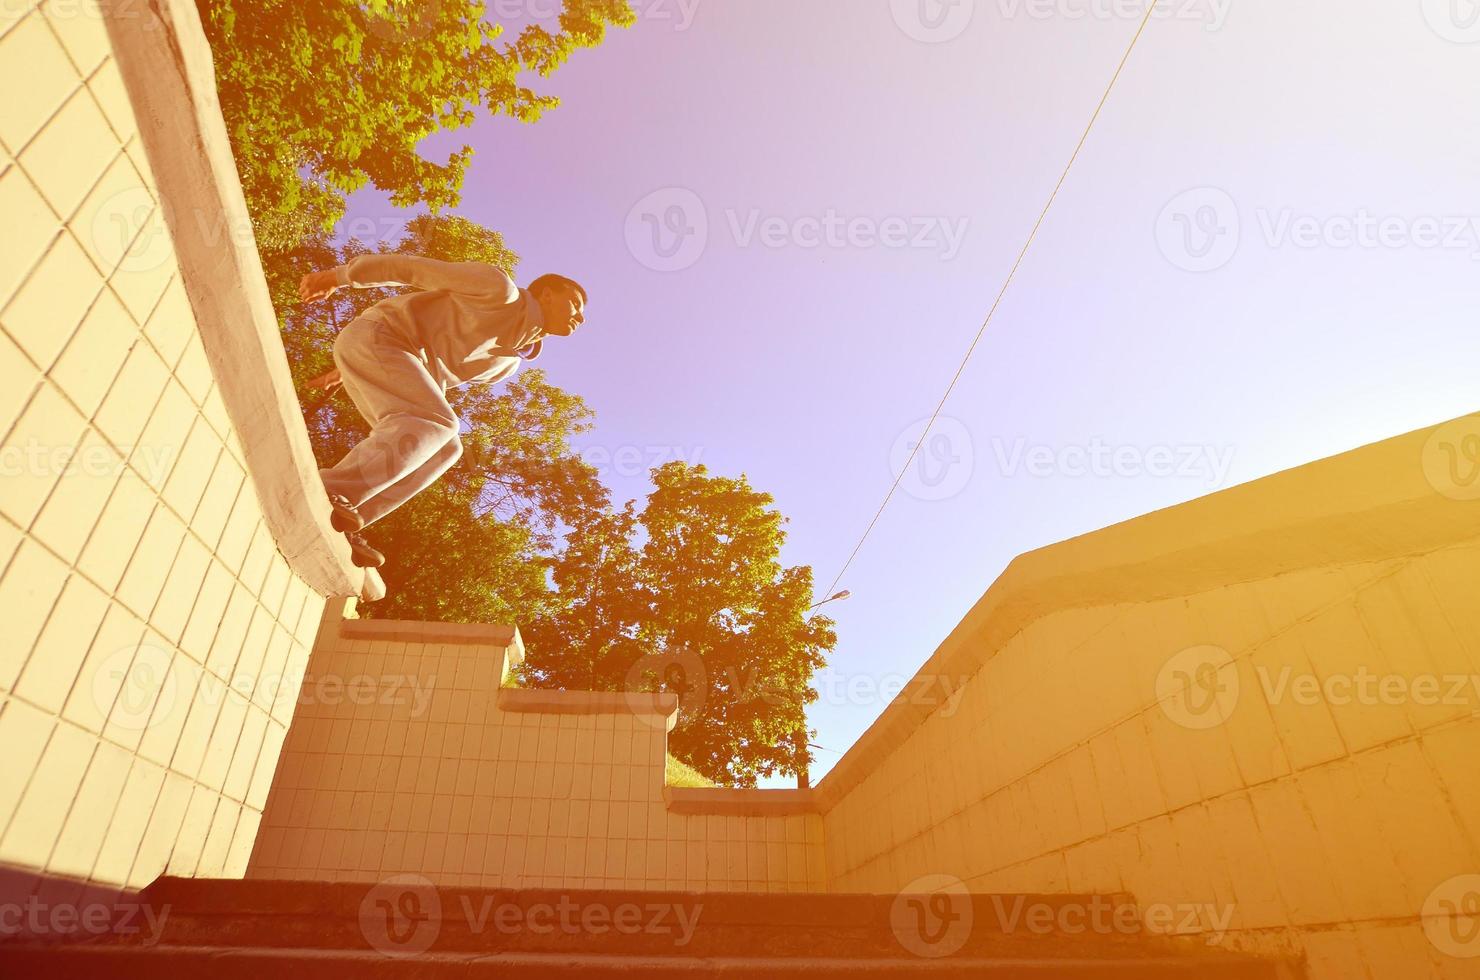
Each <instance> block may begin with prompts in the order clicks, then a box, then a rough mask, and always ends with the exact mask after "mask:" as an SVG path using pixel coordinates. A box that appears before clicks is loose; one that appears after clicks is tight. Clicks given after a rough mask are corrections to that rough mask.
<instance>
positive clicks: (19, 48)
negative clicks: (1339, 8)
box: [0, 0, 365, 885]
mask: <svg viewBox="0 0 1480 980" xmlns="http://www.w3.org/2000/svg"><path fill="white" fill-rule="evenodd" d="M111 6H112V5H107V6H105V8H104V9H103V10H100V9H99V8H98V7H96V6H94V5H91V4H75V3H55V4H51V3H47V4H43V5H41V6H39V7H38V6H36V5H35V4H30V3H26V2H24V0H21V2H10V3H6V4H5V5H4V7H3V10H0V90H3V91H4V92H5V98H4V99H3V100H0V213H3V214H4V216H5V233H4V235H3V236H0V433H3V445H0V613H3V616H4V621H5V624H6V632H5V642H4V643H3V644H0V747H3V750H4V757H5V758H4V765H3V766H0V865H7V866H10V867H13V868H20V869H27V870H29V871H33V872H43V873H46V874H50V875H53V876H62V877H67V878H74V879H83V880H91V881H95V882H99V883H104V884H109V885H119V884H124V885H143V884H146V883H147V882H149V881H151V880H152V879H154V878H155V877H156V876H158V875H160V874H161V873H164V872H166V871H168V873H170V874H176V875H240V874H241V873H242V872H243V871H244V869H245V867H246V862H247V858H248V855H249V854H250V851H251V847H252V843H253V840H254V839H255V835H256V830H257V825H258V821H259V820H260V817H261V810H262V807H263V804H264V803H265V801H266V796H267V791H268V788H269V786H270V783H271V778H272V773H273V768H274V765H275V763H276V760H277V754H278V750H279V747H280V745H281V744H282V741H283V739H284V737H285V734H286V731H287V725H288V722H289V720H290V719H291V717H292V711H293V707H294V694H295V693H296V691H297V689H298V680H299V678H301V676H302V671H303V668H304V665H305V664H306V662H307V659H308V652H309V647H310V645H311V643H312V639H313V635H314V630H315V628H316V627H317V624H318V620H319V617H320V612H321V609H322V607H323V604H324V599H323V595H324V594H332V593H335V592H336V591H337V592H338V594H346V593H347V592H349V591H360V587H363V585H364V582H365V580H364V578H363V576H361V577H360V579H359V583H360V587H357V586H356V585H355V584H354V581H355V580H354V576H355V572H354V570H353V569H352V568H350V566H349V564H348V562H347V561H341V560H340V558H342V557H343V556H333V555H331V551H330V549H331V547H332V544H333V542H332V538H331V535H330V534H329V532H328V529H327V526H326V525H324V526H319V525H317V524H315V525H306V524H300V526H299V527H297V528H296V529H290V528H289V527H288V522H286V521H284V520H283V519H282V511H283V505H282V503H281V500H282V499H285V498H292V499H294V500H297V501H300V502H301V504H300V506H302V507H307V506H308V502H309V501H312V502H313V503H314V504H317V505H319V506H320V507H321V508H322V506H323V505H322V499H321V498H322V495H321V493H319V494H310V493H309V492H308V484H307V483H305V482H303V480H302V479H301V473H302V470H301V468H299V467H295V466H294V465H290V463H289V462H288V458H287V456H286V455H285V454H281V453H279V454H278V455H277V456H275V455H274V447H271V446H264V445H263V444H262V440H261V438H260V436H259V434H258V432H257V431H256V430H255V429H254V430H253V431H251V432H250V433H249V437H248V438H245V439H244V438H243V437H242V434H243V431H245V430H243V429H242V428H240V427H239V426H238V425H237V424H236V421H235V420H237V419H242V418H247V417H251V418H253V419H254V424H255V421H256V420H257V419H260V418H261V414H262V413H260V412H257V414H256V415H252V414H251V413H252V412H253V411H255V409H253V408H252V405H251V402H252V400H253V399H254V398H255V399H256V400H257V401H258V402H260V401H262V400H264V399H270V400H272V401H273V402H274V403H275V404H279V406H280V407H281V409H282V410H283V411H284V412H288V411H296V409H294V407H293V403H292V401H291V390H290V389H289V390H288V391H287V394H286V395H284V394H283V389H284V387H285V386H286V377H287V370H286V364H285V363H283V358H282V348H281V344H280V343H279V344H278V346H277V349H276V357H277V360H276V362H272V361H268V360H260V359H259V360H253V359H251V358H249V357H240V358H236V359H235V360H233V359H232V357H231V356H230V354H229V351H230V347H231V344H233V343H237V341H232V340H229V339H226V335H231V334H239V333H244V332H247V331H245V330H244V329H243V325H242V322H241V319H240V317H237V318H234V319H233V318H221V317H216V316H206V315H202V312H201V310H202V307H201V297H202V296H205V295H209V294H212V293H219V292H229V290H230V289H231V288H237V287H235V286H232V285H231V283H228V282H224V281H223V279H222V277H221V276H219V275H218V274H217V273H215V272H213V271H212V268H213V265H215V264H219V263H220V262H221V261H222V257H223V255H227V254H235V253H237V252H238V251H239V250H241V249H248V250H250V249H251V240H250V236H248V237H247V238H246V240H245V242H244V243H242V242H234V241H232V240H230V239H227V240H225V241H224V242H223V241H222V240H219V239H218V241H217V242H216V244H215V246H214V247H213V248H211V247H205V246H202V245H200V244H198V243H192V244H190V245H189V247H188V248H186V247H183V246H182V242H183V240H184V239H183V237H182V236H184V235H187V234H193V233H189V232H182V231H181V229H182V228H185V229H188V227H189V225H191V224H196V225H200V224H205V225H207V226H211V225H214V226H215V227H217V228H218V229H219V228H222V227H228V226H231V225H233V224H240V222H241V221H243V220H244V213H234V214H228V213H226V212H223V211H222V210H221V209H220V207H219V206H216V207H214V208H213V207H212V206H211V205H210V202H209V199H208V197H207V196H206V195H205V193H204V192H207V191H210V190H211V189H212V188H213V187H215V186H216V184H215V182H214V180H210V179H204V178H199V177H197V178H195V179H192V180H190V181H186V180H184V179H183V177H182V174H183V172H184V171H185V170H187V169H189V168H190V167H192V166H194V167H201V166H203V165H204V163H203V161H204V160H205V158H204V156H203V153H202V149H201V147H202V146H203V145H204V146H209V147H213V148H214V149H213V150H212V151H211V152H212V153H213V154H214V156H213V157H211V159H210V161H209V162H210V163H211V165H212V166H214V167H216V168H217V169H219V168H220V167H221V166H222V163H221V160H220V148H221V146H222V145H223V144H224V131H222V130H221V121H220V117H219V112H218V113H217V114H216V115H214V116H212V115H211V114H210V112H209V111H208V110H209V104H207V106H206V110H201V109H199V107H198V106H197V105H196V103H195V101H194V99H197V98H199V99H206V100H207V102H208V103H209V100H213V99H214V94H213V93H214V88H213V86H212V85H211V84H210V78H211V76H210V74H209V61H208V60H207V61H206V63H205V64H206V67H205V72H206V74H205V76H204V79H205V84H204V86H203V87H202V77H201V70H202V68H201V62H200V54H201V47H202V46H203V43H204V42H203V39H202V38H201V37H200V36H199V25H198V22H196V24H195V28H196V34H195V35H194V36H193V37H192V36H190V35H186V36H185V42H186V46H187V48H189V49H190V50H191V52H192V55H191V57H192V61H191V64H190V65H189V66H188V67H189V71H188V72H187V71H185V68H186V67H187V66H181V65H178V64H177V63H176V62H175V61H174V60H173V59H174V58H175V54H174V53H173V51H172V39H173V40H174V41H175V42H178V41H179V39H180V37H181V35H179V34H178V32H176V31H174V30H173V28H167V27H166V25H165V24H164V23H162V22H160V21H158V20H157V19H155V18H156V14H157V11H158V10H160V9H164V10H166V11H168V10H172V9H173V10H176V11H184V12H185V13H187V14H191V15H193V8H190V7H189V5H180V4H163V5H161V6H160V7H146V6H145V5H141V4H127V5H125V8H126V9H121V11H116V12H115V13H114V14H110V13H109V12H108V10H109V8H110V7H111ZM115 14H116V15H115ZM110 18H112V19H110ZM120 18H122V19H120ZM110 31H112V34H111V35H110ZM192 42H193V44H194V46H193V47H192V46H191V44H192ZM160 64H171V65H174V66H175V67H174V69H173V70H172V71H168V72H165V71H156V70H155V69H156V68H157V67H158V66H159V65H160ZM126 75H128V76H131V77H133V79H134V81H133V83H132V85H133V87H132V88H130V84H129V83H127V82H126V80H125V76H126ZM187 75H190V76H191V78H192V85H193V88H194V90H195V91H194V93H193V94H192V91H191V85H187V81H186V76H187ZM140 77H143V78H145V79H146V80H148V84H147V85H146V86H144V88H143V89H141V88H140V85H139V78H140ZM212 127H214V128H212ZM202 134H205V135H202ZM162 160H163V161H167V163H168V166H167V167H166V169H164V170H161V169H160V167H161V161H162ZM225 165H226V166H229V165H230V158H229V156H228V157H227V158H226V164H225ZM231 179H232V181H233V182H234V180H235V178H234V172H233V174H232V177H231ZM237 194H238V196H239V194H240V189H239V188H237ZM217 204H218V205H219V202H217ZM171 212H173V213H171ZM253 257H254V258H255V253H253ZM249 285H255V287H256V289H257V290H259V291H260V292H261V293H262V294H263V295H264V296H265V284H264V283H263V281H262V277H261V270H260V267H258V268H257V272H256V279H255V282H249ZM266 309H267V311H268V312H267V320H266V322H262V321H261V318H260V317H259V318H258V320H257V321H256V322H255V324H254V326H253V330H257V331H258V332H267V335H269V336H271V335H273V333H275V330H276V323H275V321H274V320H273V319H272V318H271V307H270V305H268V306H267V308H266ZM259 313H260V307H259ZM223 352H227V354H226V356H224V357H223ZM223 363H224V364H227V365H228V366H229V367H230V369H229V370H222V366H223ZM297 435H298V438H299V440H300V441H301V444H302V445H301V447H300V448H301V452H302V454H303V455H305V456H307V455H308V453H307V439H306V436H305V435H304V434H303V433H302V431H301V424H300V426H299V430H298V432H297ZM310 458H311V457H310ZM264 501H265V503H264ZM309 539H312V540H314V541H316V542H318V544H317V547H318V549H319V550H318V552H317V553H316V554H318V555H320V556H324V555H328V556H330V557H329V558H321V557H320V558H315V557H312V556H310V557H308V558H305V556H306V555H308V554H309V550H310V549H309V548H307V547H306V546H304V545H303V544H302V541H305V540H309ZM290 540H291V541H292V543H293V547H292V548H291V549H290V550H289V551H288V553H287V555H285V553H284V542H285V541H290ZM305 569H308V570H309V572H310V573H311V574H305Z"/></svg>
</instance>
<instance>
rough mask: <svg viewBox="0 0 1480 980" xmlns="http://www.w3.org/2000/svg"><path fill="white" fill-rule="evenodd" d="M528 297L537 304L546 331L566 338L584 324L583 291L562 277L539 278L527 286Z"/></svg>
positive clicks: (579, 286)
mask: <svg viewBox="0 0 1480 980" xmlns="http://www.w3.org/2000/svg"><path fill="white" fill-rule="evenodd" d="M529 292H530V295H531V296H533V297H534V298H535V302H537V303H539V304H540V310H541V312H543V313H544V317H545V332H546V333H548V334H552V335H554V336H556V337H569V336H570V335H571V334H573V333H575V332H576V327H579V326H580V325H581V324H582V323H584V322H585V321H586V290H585V289H584V288H582V286H581V284H580V283H578V282H576V281H575V280H573V279H567V278H565V277H564V276H555V275H550V276H540V277H539V278H538V279H536V280H535V281H534V282H532V283H530V284H529Z"/></svg>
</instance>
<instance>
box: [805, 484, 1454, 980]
mask: <svg viewBox="0 0 1480 980" xmlns="http://www.w3.org/2000/svg"><path fill="white" fill-rule="evenodd" d="M1471 506H1473V505H1471ZM1376 526H1377V525H1376V524H1374V525H1372V527H1374V528H1375V527H1376ZM1269 557H1270V559H1271V560H1275V559H1276V558H1277V557H1278V553H1277V552H1270V554H1269ZM1477 572H1480V545H1477V544H1476V543H1475V542H1473V541H1471V542H1468V543H1463V544H1456V545H1452V546H1450V547H1446V548H1442V549H1439V550H1436V551H1433V552H1430V553H1428V554H1423V555H1416V556H1411V557H1404V558H1395V559H1392V560H1388V561H1377V562H1362V563H1344V564H1337V565H1332V566H1327V567H1323V568H1319V569H1308V570H1304V571H1292V572H1287V573H1285V574H1278V575H1270V576H1268V577H1265V578H1262V579H1257V580H1253V581H1248V582H1244V583H1241V584H1234V585H1229V586H1227V587H1223V588H1218V589H1215V590H1210V591H1204V592H1200V593H1198V594H1195V595H1190V596H1186V597H1178V598H1169V599H1164V600H1161V601H1157V602H1144V603H1122V604H1113V605H1103V606H1097V607H1090V608H1079V609H1066V610H1064V611H1061V612H1058V613H1056V614H1053V615H1050V616H1048V617H1046V618H1043V619H1039V620H1037V621H1036V622H1033V623H1032V624H1031V625H1030V626H1028V627H1027V628H1026V629H1024V630H1022V631H1021V632H1019V633H1017V635H1016V636H1014V637H1013V638H1012V639H1011V640H1010V641H1009V642H1007V643H1006V644H1005V646H1003V647H1001V648H1000V649H998V650H997V651H996V652H995V653H994V654H993V655H992V656H990V658H989V659H987V661H986V663H985V665H984V666H982V668H981V669H980V671H979V672H978V673H977V674H976V675H975V676H974V677H973V678H972V679H971V680H970V682H969V684H968V685H967V686H966V688H965V691H964V693H963V694H962V696H961V699H960V701H959V702H958V703H953V704H950V705H949V706H947V707H945V708H943V709H941V710H938V711H936V712H935V713H934V714H933V715H931V716H930V717H929V718H928V719H927V720H926V721H925V722H924V723H923V724H922V725H920V726H919V727H918V728H917V729H915V730H914V732H913V733H912V734H911V735H909V736H908V737H907V738H905V739H904V740H903V741H902V742H901V743H900V744H898V746H897V748H896V749H895V750H894V751H893V752H892V753H890V754H888V755H886V756H884V757H883V758H881V759H879V760H877V762H876V763H875V765H874V766H873V768H872V769H871V771H870V772H869V773H868V774H867V775H866V776H865V777H864V778H863V779H862V781H861V782H859V783H858V785H856V786H855V787H854V788H852V790H851V791H850V792H848V793H847V794H846V795H845V796H844V797H843V798H842V799H841V800H840V801H838V802H837V804H836V806H834V807H833V808H832V809H831V810H830V811H829V812H828V813H827V816H826V819H825V839H826V845H827V861H828V867H829V870H830V871H831V872H832V886H833V888H834V889H836V890H842V891H865V892H892V891H897V890H899V889H900V888H901V887H903V886H904V885H906V884H908V883H910V882H911V881H913V880H915V879H917V878H919V877H921V876H924V875H927V874H932V873H937V872H944V873H947V874H951V875H955V876H957V877H959V878H961V879H962V880H964V881H965V882H966V883H967V885H968V886H969V887H970V888H971V889H972V890H973V891H980V892H1000V891H1015V890H1027V891H1041V892H1063V891H1078V892H1093V893H1108V892H1122V891H1123V892H1130V893H1133V894H1134V895H1136V896H1137V898H1138V899H1139V900H1140V901H1141V902H1142V903H1143V905H1144V904H1148V903H1166V904H1169V905H1174V906H1184V907H1190V906H1192V905H1199V906H1201V905H1207V906H1209V907H1216V908H1217V909H1219V910H1220V911H1221V910H1227V911H1228V912H1230V913H1231V915H1232V919H1231V923H1230V926H1229V928H1230V929H1231V930H1232V931H1233V935H1232V936H1230V937H1228V939H1227V941H1228V942H1230V943H1232V944H1238V945H1243V946H1247V947H1252V948H1259V949H1266V950H1270V951H1275V950H1280V951H1286V952H1296V953H1298V952H1299V951H1301V950H1304V951H1305V952H1306V953H1307V954H1308V955H1309V957H1310V962H1311V976H1312V977H1315V978H1332V980H1337V978H1339V980H1353V978H1371V980H1390V978H1398V977H1404V978H1406V977H1430V976H1445V977H1450V976H1453V977H1458V976H1474V975H1476V974H1475V973H1473V972H1464V971H1465V970H1466V969H1468V968H1470V967H1473V966H1474V964H1475V963H1476V962H1480V961H1476V960H1473V959H1468V960H1467V959H1464V958H1462V957H1463V956H1464V955H1465V953H1466V951H1468V954H1469V955H1470V956H1473V955H1475V953H1477V952H1480V949H1477V948H1475V946H1476V944H1475V942H1474V941H1473V940H1471V941H1469V943H1468V946H1466V945H1465V944H1464V943H1462V942H1461V941H1460V940H1462V939H1463V937H1464V936H1466V935H1470V936H1473V935H1474V931H1473V929H1472V924H1473V920H1470V919H1464V920H1463V921H1458V920H1457V919H1456V916H1455V913H1456V910H1463V909H1465V908H1466V905H1465V904H1464V903H1465V901H1466V898H1465V896H1466V895H1467V894H1469V895H1471V896H1473V894H1474V893H1475V883H1476V882H1480V879H1470V880H1469V882H1468V884H1467V883H1466V879H1463V878H1462V877H1461V876H1464V875H1473V874H1475V873H1477V872H1480V767H1477V764H1476V760H1477V759H1480V710H1477V709H1480V689H1477V687H1475V686H1474V681H1475V678H1480V603H1477V602H1476V601H1475V585H1476V583H1477V581H1480V575H1477ZM1214 650H1223V651H1226V652H1227V654H1228V657H1229V660H1228V662H1227V664H1226V665H1225V666H1223V667H1222V668H1221V669H1220V670H1218V671H1217V673H1215V674H1204V675H1203V676H1202V677H1201V678H1199V677H1198V674H1197V666H1198V664H1200V663H1207V664H1210V665H1212V664H1215V663H1217V662H1218V661H1216V660H1215V659H1214V658H1215V657H1216V656H1217V654H1216V653H1215V652H1213V651H1214ZM1183 651H1190V652H1189V653H1182V652H1183ZM1179 655H1180V659H1177V658H1178V657H1179ZM1287 669H1288V672H1287ZM1179 671H1181V672H1183V673H1182V674H1181V676H1180V677H1179V675H1178V672H1179ZM1364 673H1365V674H1366V675H1368V676H1371V677H1373V678H1388V677H1391V678H1398V679H1399V680H1398V681H1392V682H1390V683H1391V684H1394V685H1396V684H1398V683H1399V682H1402V683H1404V684H1408V683H1412V682H1414V681H1415V680H1416V679H1418V678H1422V677H1425V676H1433V677H1435V678H1438V679H1440V681H1439V687H1438V689H1437V690H1438V691H1440V692H1449V693H1448V694H1447V695H1445V694H1441V695H1440V697H1441V699H1442V698H1444V697H1449V698H1450V699H1451V701H1450V703H1447V704H1444V703H1441V704H1436V705H1429V704H1426V703H1424V702H1425V701H1427V700H1431V698H1430V697H1429V696H1428V695H1423V696H1422V697H1410V696H1405V695H1396V696H1383V695H1380V694H1379V695H1378V696H1376V697H1374V698H1370V699H1369V698H1366V697H1365V696H1358V700H1357V701H1356V702H1355V703H1348V702H1347V699H1346V698H1345V697H1344V696H1343V695H1342V693H1341V692H1342V690H1343V689H1342V688H1335V689H1334V690H1335V691H1336V692H1337V696H1336V697H1335V698H1327V697H1325V696H1317V697H1314V698H1312V697H1309V696H1307V695H1299V696H1297V695H1296V694H1295V693H1294V690H1295V689H1294V688H1291V687H1289V686H1281V680H1282V679H1289V678H1302V677H1314V678H1317V679H1318V680H1320V681H1322V682H1324V681H1326V680H1328V679H1330V678H1333V677H1350V678H1352V679H1353V681H1354V682H1355V683H1358V684H1360V683H1363V682H1362V681H1361V680H1360V678H1361V676H1362V675H1363V674H1364ZM1188 676H1190V677H1191V678H1192V681H1191V685H1192V686H1191V688H1190V689H1189V688H1188V687H1185V686H1183V685H1184V684H1185V682H1186V680H1187V678H1188ZM1291 683H1294V684H1301V683H1305V684H1307V685H1308V684H1309V683H1310V682H1307V681H1298V680H1297V681H1292V682H1291ZM1342 683H1344V682H1342ZM1460 683H1463V684H1464V685H1465V686H1464V687H1463V689H1460V688H1459V687H1458V685H1459V684H1460ZM1373 690H1379V689H1378V688H1373ZM1390 690H1396V687H1394V688H1391V689H1390ZM1411 690H1414V691H1418V690H1419V689H1418V688H1412V689H1411ZM1446 900H1447V901H1448V902H1449V903H1450V904H1447V905H1446V904H1444V903H1445V901H1446ZM1470 901H1473V898H1471V899H1470ZM1421 914H1426V915H1432V916H1435V917H1434V918H1430V919H1429V920H1428V921H1427V923H1425V921H1423V920H1422V919H1421V918H1420V916H1421ZM1426 924H1427V926H1428V929H1427V930H1426V929H1425V925H1426ZM1205 932H1207V933H1209V934H1210V931H1209V930H1205ZM1446 935H1452V936H1453V937H1455V939H1454V941H1453V943H1452V948H1451V945H1450V944H1448V941H1447V940H1446V938H1445V937H1446ZM1202 938H1208V935H1204V936H1203V937H1202ZM1431 940H1432V941H1431ZM1456 950H1458V952H1456Z"/></svg>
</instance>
